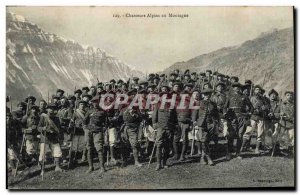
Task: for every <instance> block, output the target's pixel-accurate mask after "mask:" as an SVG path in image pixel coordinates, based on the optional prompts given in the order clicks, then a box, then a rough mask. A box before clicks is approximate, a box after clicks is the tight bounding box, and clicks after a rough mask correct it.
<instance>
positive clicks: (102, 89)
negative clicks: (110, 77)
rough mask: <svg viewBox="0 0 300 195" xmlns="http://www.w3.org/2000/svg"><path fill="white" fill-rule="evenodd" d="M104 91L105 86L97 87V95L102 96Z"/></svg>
mask: <svg viewBox="0 0 300 195" xmlns="http://www.w3.org/2000/svg"><path fill="white" fill-rule="evenodd" d="M103 91H104V88H103V85H97V95H100V94H101V93H102V92H103Z"/></svg>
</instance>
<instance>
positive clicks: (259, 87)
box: [254, 85, 263, 90]
mask: <svg viewBox="0 0 300 195" xmlns="http://www.w3.org/2000/svg"><path fill="white" fill-rule="evenodd" d="M257 88H258V89H260V90H263V88H262V87H261V86H260V85H255V87H254V89H257Z"/></svg>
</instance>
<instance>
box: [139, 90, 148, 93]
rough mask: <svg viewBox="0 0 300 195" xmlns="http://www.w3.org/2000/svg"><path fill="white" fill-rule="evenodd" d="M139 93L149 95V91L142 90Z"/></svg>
mask: <svg viewBox="0 0 300 195" xmlns="http://www.w3.org/2000/svg"><path fill="white" fill-rule="evenodd" d="M138 93H139V94H147V93H148V91H147V90H146V89H141V90H139V92H138Z"/></svg>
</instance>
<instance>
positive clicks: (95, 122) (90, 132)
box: [83, 96, 107, 173]
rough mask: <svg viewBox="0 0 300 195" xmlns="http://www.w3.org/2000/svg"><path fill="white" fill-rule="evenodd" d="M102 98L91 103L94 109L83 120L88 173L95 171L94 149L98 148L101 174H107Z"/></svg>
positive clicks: (104, 115) (104, 114) (96, 97)
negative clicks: (100, 102) (104, 152)
mask: <svg viewBox="0 0 300 195" xmlns="http://www.w3.org/2000/svg"><path fill="white" fill-rule="evenodd" d="M99 101H100V97H99V96H95V97H94V98H93V99H92V100H91V102H92V104H93V108H91V109H89V110H88V111H87V113H86V115H85V118H84V120H83V128H84V131H85V138H86V142H87V146H86V147H87V150H88V152H87V159H88V163H89V169H88V170H87V173H91V172H92V171H93V170H94V166H93V154H92V149H93V148H96V151H97V153H98V158H99V162H100V173H103V172H105V168H104V160H103V158H104V155H103V151H104V149H103V148H104V132H105V126H106V117H107V115H106V112H105V111H104V110H103V109H102V108H101V107H100V106H99Z"/></svg>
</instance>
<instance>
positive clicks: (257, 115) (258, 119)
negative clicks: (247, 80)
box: [244, 85, 268, 154]
mask: <svg viewBox="0 0 300 195" xmlns="http://www.w3.org/2000/svg"><path fill="white" fill-rule="evenodd" d="M262 91H263V89H262V87H261V86H259V85H256V86H255V87H254V95H253V96H251V98H250V101H251V104H252V105H253V113H252V115H251V119H250V123H251V124H250V125H251V126H248V127H247V129H246V132H245V134H244V139H246V140H249V139H250V136H251V133H252V130H253V129H255V128H257V140H256V149H255V153H256V154H260V147H261V144H262V141H263V136H264V133H265V130H266V128H265V125H266V124H265V122H266V117H267V113H268V110H267V109H268V105H266V102H265V98H264V97H263V94H262ZM246 140H245V141H246Z"/></svg>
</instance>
